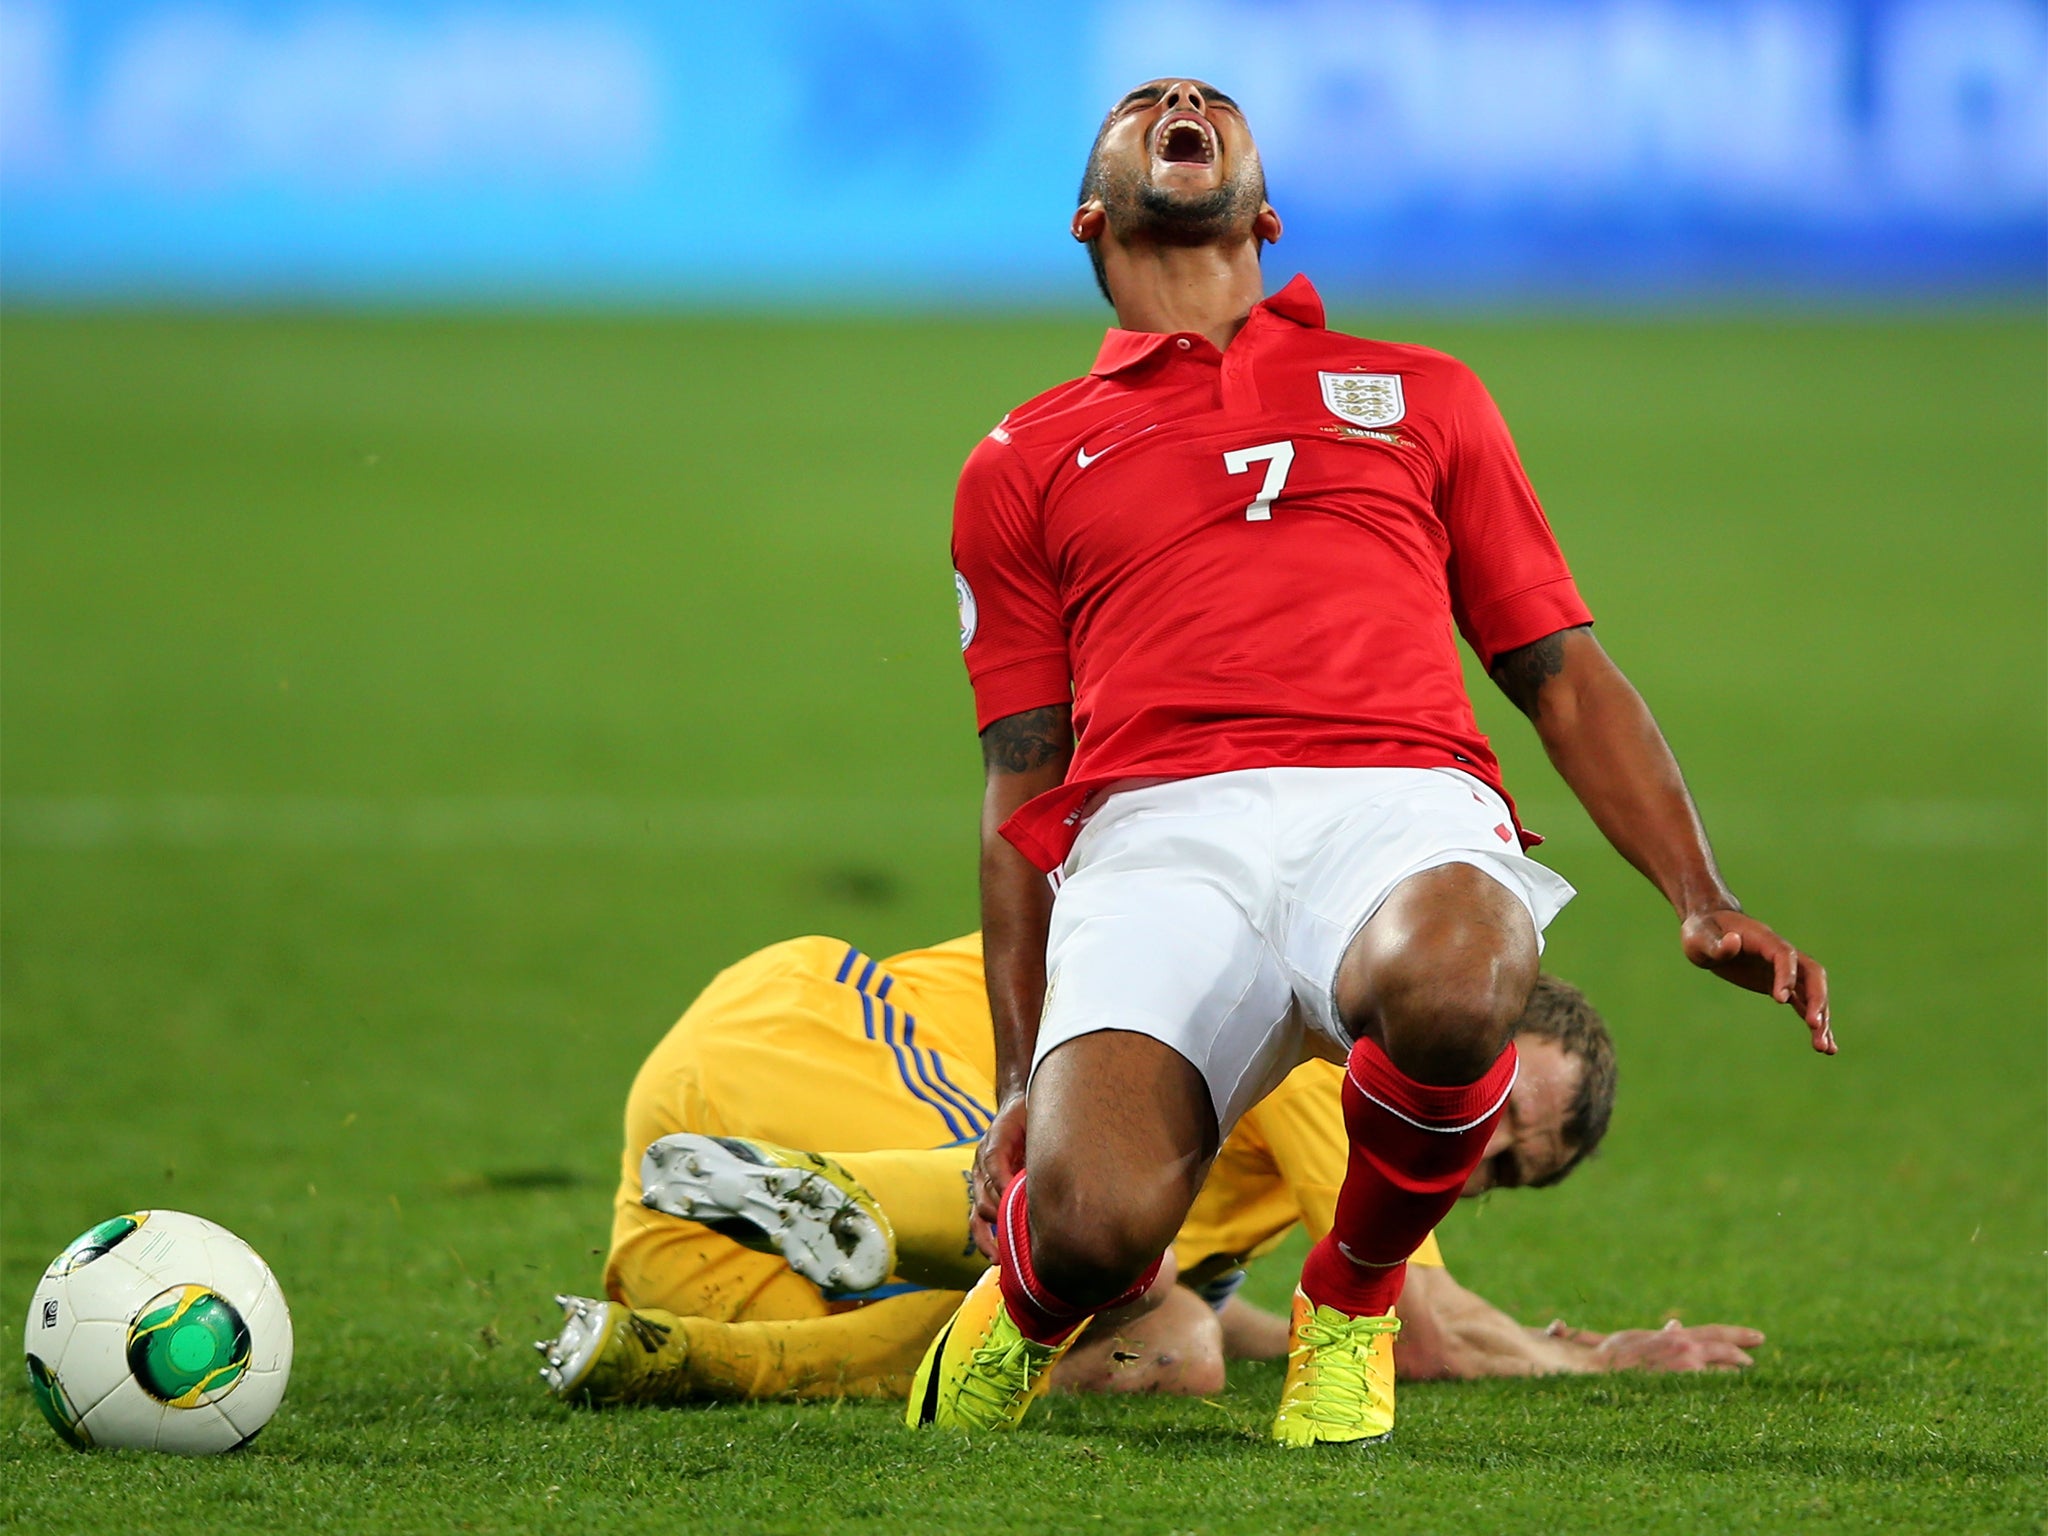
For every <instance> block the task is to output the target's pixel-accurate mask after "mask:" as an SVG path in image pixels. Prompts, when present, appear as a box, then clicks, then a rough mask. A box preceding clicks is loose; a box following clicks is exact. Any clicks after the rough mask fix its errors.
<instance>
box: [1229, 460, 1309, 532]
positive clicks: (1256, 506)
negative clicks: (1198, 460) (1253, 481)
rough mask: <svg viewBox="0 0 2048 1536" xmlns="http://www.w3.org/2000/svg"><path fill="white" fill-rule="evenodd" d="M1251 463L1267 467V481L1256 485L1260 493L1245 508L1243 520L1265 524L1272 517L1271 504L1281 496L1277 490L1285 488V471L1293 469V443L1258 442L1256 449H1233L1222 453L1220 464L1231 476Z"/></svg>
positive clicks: (1240, 472)
mask: <svg viewBox="0 0 2048 1536" xmlns="http://www.w3.org/2000/svg"><path fill="white" fill-rule="evenodd" d="M1254 464H1264V465H1265V466H1266V480H1265V483H1264V484H1263V485H1261V486H1260V487H1259V494H1258V495H1257V496H1256V497H1254V498H1253V500H1252V504H1251V505H1250V506H1248V507H1246V508H1245V509H1244V520H1245V521H1246V522H1248V523H1264V522H1269V521H1271V520H1272V516H1273V503H1274V502H1276V501H1278V500H1279V499H1280V492H1281V491H1282V490H1284V489H1285V488H1286V485H1287V472H1288V471H1289V470H1290V469H1292V468H1294V444H1292V443H1290V442H1286V441H1284V440H1283V441H1281V442H1277V443H1260V444H1259V445H1258V446H1257V447H1255V448H1233V449H1231V450H1230V451H1229V452H1228V453H1226V454H1224V455H1223V467H1224V468H1225V469H1227V470H1229V471H1230V472H1231V473H1232V474H1233V475H1241V474H1243V473H1244V472H1245V471H1246V470H1248V469H1250V468H1251V467H1252V466H1253V465H1254Z"/></svg>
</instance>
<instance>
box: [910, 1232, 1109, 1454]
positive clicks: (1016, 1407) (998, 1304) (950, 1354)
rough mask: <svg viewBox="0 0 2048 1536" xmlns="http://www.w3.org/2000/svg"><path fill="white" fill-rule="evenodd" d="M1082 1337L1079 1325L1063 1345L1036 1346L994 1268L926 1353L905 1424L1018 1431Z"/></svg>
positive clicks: (912, 1382)
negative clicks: (1006, 1300)
mask: <svg viewBox="0 0 2048 1536" xmlns="http://www.w3.org/2000/svg"><path fill="white" fill-rule="evenodd" d="M1080 1334H1081V1330H1080V1329H1078V1328H1077V1329H1075V1330H1074V1332H1073V1333H1071V1334H1069V1335H1067V1338H1066V1340H1065V1342H1064V1343H1059V1344H1034V1343H1032V1341H1031V1340H1029V1339H1027V1338H1025V1337H1024V1335H1023V1334H1022V1333H1020V1332H1019V1331H1018V1329H1017V1325H1016V1324H1015V1323H1013V1322H1011V1321H1010V1313H1009V1309H1008V1308H1007V1307H1005V1306H1004V1305H1003V1291H1002V1283H1001V1280H1000V1278H999V1277H998V1275H997V1273H996V1271H995V1270H994V1269H990V1270H987V1271H986V1272H984V1273H983V1275H982V1277H981V1278H980V1279H979V1280H977V1281H976V1282H975V1284H974V1289H973V1290H971V1291H969V1292H968V1293H967V1299H966V1300H965V1301H963V1302H961V1303H960V1310H959V1311H958V1312H955V1313H954V1314H953V1317H952V1321H950V1322H948V1323H947V1324H946V1326H945V1327H944V1328H941V1329H940V1330H939V1336H938V1337H937V1338H935V1339H933V1340H932V1346H931V1348H930V1349H928V1350H926V1351H925V1356H924V1364H922V1365H920V1366H919V1367H918V1368H917V1375H916V1376H915V1377H914V1378H913V1379H912V1380H911V1383H910V1411H909V1412H908V1413H907V1414H905V1415H904V1421H905V1422H906V1423H908V1424H909V1425H910V1427H911V1428H912V1429H916V1428H917V1427H918V1426H919V1425H922V1424H937V1425H940V1426H942V1427H944V1428H947V1429H1014V1428H1016V1426H1017V1425H1018V1424H1020V1423H1022V1422H1023V1419H1024V1415H1025V1413H1026V1412H1027V1411H1028V1410H1029V1409H1030V1407H1031V1404H1032V1403H1033V1401H1035V1400H1036V1399H1038V1398H1040V1397H1043V1396H1044V1395H1045V1390H1046V1388H1047V1387H1049V1386H1050V1385H1051V1384H1052V1368H1053V1367H1054V1366H1055V1365H1057V1364H1059V1360H1060V1356H1062V1355H1064V1354H1065V1353H1066V1352H1067V1349H1068V1347H1069V1346H1070V1345H1072V1344H1073V1342H1074V1340H1075V1339H1076V1338H1078V1337H1080Z"/></svg>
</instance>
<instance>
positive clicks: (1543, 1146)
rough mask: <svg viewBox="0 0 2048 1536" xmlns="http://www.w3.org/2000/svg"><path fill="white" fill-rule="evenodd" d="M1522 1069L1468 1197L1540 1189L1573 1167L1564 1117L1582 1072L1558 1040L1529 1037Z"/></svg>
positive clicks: (1520, 1043)
mask: <svg viewBox="0 0 2048 1536" xmlns="http://www.w3.org/2000/svg"><path fill="white" fill-rule="evenodd" d="M1515 1052H1516V1054H1517V1055H1518V1056H1519V1057H1520V1058H1521V1069H1520V1070H1519V1071H1518V1072H1517V1073H1516V1074H1515V1086H1514V1088H1513V1090H1512V1091H1511V1092H1510V1093H1509V1094H1508V1107H1507V1110H1506V1112H1505V1113H1503V1114H1502V1115H1501V1117H1500V1120H1499V1122H1498V1123H1497V1124H1496V1125H1495V1126H1494V1128H1493V1136H1492V1139H1491V1140H1489V1141H1488V1142H1487V1143H1486V1155H1485V1156H1484V1157H1482V1158H1481V1159H1480V1160H1479V1166H1478V1167H1477V1168H1475V1169H1474V1170H1473V1171H1472V1177H1471V1178H1469V1179H1467V1180H1466V1181H1465V1188H1464V1191H1463V1192H1464V1194H1466V1195H1468V1196H1469V1195H1483V1194H1485V1193H1486V1192H1487V1191H1488V1190H1489V1189H1518V1188H1522V1187H1524V1186H1527V1185H1530V1184H1536V1183H1540V1182H1541V1181H1542V1180H1543V1179H1545V1178H1547V1177H1549V1176H1550V1175H1551V1174H1553V1173H1555V1172H1557V1170H1558V1169H1560V1168H1562V1167H1564V1165H1565V1164H1566V1163H1568V1162H1570V1161H1571V1147H1570V1144H1569V1143H1567V1142H1566V1141H1565V1139H1564V1123H1565V1117H1566V1116H1567V1115H1569V1114H1570V1113H1571V1107H1572V1096H1573V1095H1574V1094H1576V1093H1577V1092H1578V1091H1579V1074H1580V1072H1581V1071H1582V1070H1583V1069H1582V1068H1581V1067H1580V1066H1579V1064H1578V1063H1577V1062H1576V1061H1574V1060H1573V1059H1572V1058H1571V1057H1570V1056H1568V1055H1566V1054H1565V1050H1564V1047H1563V1046H1561V1045H1559V1044H1558V1043H1557V1042H1556V1041H1555V1040H1545V1039H1541V1038H1538V1037H1535V1036H1530V1035H1524V1036H1522V1037H1521V1038H1520V1039H1518V1040H1517V1041H1516V1042H1515Z"/></svg>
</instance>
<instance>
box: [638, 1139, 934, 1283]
mask: <svg viewBox="0 0 2048 1536" xmlns="http://www.w3.org/2000/svg"><path fill="white" fill-rule="evenodd" d="M640 1187H641V1189H643V1190H644V1191H646V1193H644V1194H643V1195H642V1196H641V1197H640V1203H641V1204H642V1205H644V1206H646V1207H647V1208H648V1209H649V1210H654V1211H661V1212H664V1213H665V1214H667V1215H670V1216H680V1217H683V1218H684V1219H686V1220H689V1221H695V1222H700V1223H702V1224H703V1225H704V1226H707V1227H709V1228H711V1230H712V1231H714V1232H718V1233H721V1234H723V1235H724V1236H726V1237H729V1238H731V1239H732V1240H733V1241H734V1242H736V1243H739V1244H742V1245H743V1246H745V1247H748V1248H752V1249H754V1250H755V1251H756V1252H758V1253H773V1254H779V1255H780V1256H781V1257H782V1258H783V1259H784V1260H785V1261H786V1262H787V1263H788V1265H789V1267H790V1268H791V1269H793V1270H795V1271H796V1272H797V1273H798V1274H800V1275H802V1276H803V1277H804V1278H805V1279H806V1280H808V1281H810V1282H811V1283H812V1284H813V1285H815V1286H817V1287H818V1288H819V1289H820V1290H822V1291H824V1293H825V1294H826V1295H827V1296H845V1295H850V1294H855V1293H858V1292H861V1291H866V1290H872V1289H873V1288H874V1287H876V1286H878V1285H880V1284H881V1283H882V1282H883V1281H885V1280H887V1279H888V1278H889V1276H890V1274H891V1273H892V1272H893V1271H894V1270H895V1268H896V1234H895V1232H894V1231H893V1230H892V1229H891V1228H890V1226H889V1218H888V1216H887V1215H885V1214H884V1213H883V1211H882V1207H881V1206H880V1205H879V1204H878V1203H877V1202H876V1200H875V1197H874V1196H873V1195H871V1194H869V1193H868V1191H867V1187H866V1186H865V1185H863V1184H862V1183H861V1182H860V1180H858V1179H856V1178H855V1177H854V1176H853V1175H852V1174H850V1173H848V1172H847V1171H846V1170H845V1169H844V1168H842V1167H841V1166H840V1165H839V1164H838V1163H836V1162H834V1161H833V1160H832V1159H831V1158H829V1157H821V1156H819V1155H818V1154H817V1153H816V1152H799V1151H796V1150H794V1149H792V1148H789V1147H778V1146H776V1145H774V1144H773V1143H772V1142H766V1141H744V1140H742V1139H741V1138H739V1137H737V1136H700V1135H697V1134H695V1133H693V1132H688V1131H681V1132H677V1133H676V1134H675V1135H673V1136H664V1137H662V1138H661V1139H660V1140H659V1141H657V1142H655V1143H654V1144H653V1145H652V1146H650V1147H649V1148H648V1149H647V1154H646V1156H645V1157H643V1158H642V1159H641V1160H640Z"/></svg>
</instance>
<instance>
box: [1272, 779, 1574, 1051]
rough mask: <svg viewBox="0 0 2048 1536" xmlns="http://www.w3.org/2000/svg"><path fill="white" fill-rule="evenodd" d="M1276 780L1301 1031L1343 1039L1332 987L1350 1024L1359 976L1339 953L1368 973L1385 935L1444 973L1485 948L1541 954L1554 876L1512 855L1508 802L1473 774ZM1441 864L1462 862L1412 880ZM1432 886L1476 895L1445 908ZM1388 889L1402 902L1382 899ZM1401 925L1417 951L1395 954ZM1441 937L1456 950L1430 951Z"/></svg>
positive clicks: (1558, 882) (1559, 889) (1344, 1042)
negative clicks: (1375, 928) (1434, 876)
mask: <svg viewBox="0 0 2048 1536" xmlns="http://www.w3.org/2000/svg"><path fill="white" fill-rule="evenodd" d="M1276 778H1277V779H1279V780H1281V781H1282V783H1281V785H1280V793H1281V795H1282V799H1283V801H1284V802H1285V803H1286V804H1287V806H1288V815H1287V816H1286V818H1285V822H1286V825H1285V831H1284V840H1285V842H1286V844H1287V853H1286V859H1287V862H1288V864H1289V871H1288V879H1289V908H1288V916H1287V920H1286V924H1285V932H1284V937H1283V941H1282V949H1283V953H1284V955H1285V960H1286V966H1287V971H1288V975H1289V979H1290V981H1291V983H1292V986H1293V990H1294V993H1295V996H1296V997H1297V998H1298V999H1299V1000H1300V1003H1301V1006H1302V1009H1303V1012H1304V1013H1305V1015H1306V1016H1307V1019H1308V1021H1309V1024H1310V1026H1311V1027H1312V1028H1313V1029H1314V1030H1315V1031H1316V1032H1317V1033H1318V1034H1319V1035H1320V1036H1322V1037H1323V1039H1324V1041H1325V1042H1326V1043H1328V1044H1330V1045H1333V1046H1335V1047H1336V1048H1337V1049H1338V1050H1339V1051H1341V1050H1342V1049H1344V1048H1346V1047H1348V1045H1349V1042H1350V1039H1351V1036H1352V1033H1353V1030H1352V1028H1351V1027H1350V1026H1349V1025H1347V1023H1346V1019H1345V1015H1346V1012H1347V1009H1346V1008H1345V1007H1344V1006H1342V1005H1340V1002H1339V997H1338V993H1339V987H1340V980H1341V981H1342V982H1343V983H1344V984H1345V985H1344V990H1345V992H1346V994H1347V995H1346V998H1345V1002H1346V1003H1350V1004H1352V1005H1353V1007H1352V1008H1351V1009H1350V1010H1349V1011H1350V1012H1351V1013H1352V1014H1353V1015H1355V1014H1356V1012H1357V1004H1358V1001H1359V995H1358V991H1357V983H1358V977H1357V975H1356V974H1352V975H1345V976H1342V977H1340V973H1342V972H1345V971H1346V969H1347V963H1346V962H1347V956H1351V957H1352V958H1353V962H1354V963H1353V965H1352V967H1351V969H1352V971H1353V972H1356V971H1357V970H1358V969H1359V964H1358V962H1361V961H1362V962H1367V963H1366V964H1365V966H1364V969H1365V970H1366V971H1367V972H1368V973H1369V972H1370V970H1371V968H1372V962H1373V961H1374V959H1375V957H1374V956H1373V954H1371V953H1370V951H1371V950H1372V948H1373V945H1374V943H1375V941H1376V940H1379V939H1381V938H1385V939H1387V940H1390V941H1392V942H1387V943H1384V944H1383V945H1381V947H1382V948H1384V949H1386V950H1387V951H1388V952H1390V953H1394V954H1405V956H1406V957H1407V958H1408V959H1409V960H1411V961H1412V962H1414V963H1416V964H1420V965H1426V964H1427V963H1428V962H1429V959H1430V955H1431V952H1432V951H1435V952H1436V953H1438V954H1439V955H1440V956H1441V958H1442V959H1443V961H1444V963H1445V964H1447V965H1453V966H1455V965H1459V964H1462V963H1463V961H1464V959H1465V958H1468V957H1469V956H1470V955H1472V954H1477V953H1483V952H1484V951H1485V949H1486V947H1487V945H1488V943H1489V942H1491V939H1497V940H1498V942H1499V943H1500V944H1502V945H1505V946H1507V947H1509V948H1514V947H1517V946H1519V945H1521V944H1524V943H1529V942H1533V944H1534V945H1535V948H1536V952H1537V953H1539V954H1540V952H1541V947H1542V933H1543V930H1544V929H1545V928H1546V927H1548V926H1549V924H1550V921H1551V919H1553V918H1554V917H1555V916H1556V915H1557V913H1558V912H1559V911H1561V910H1562V909H1563V907H1564V905H1565V903H1566V902H1568V901H1570V900H1571V898H1572V895H1573V891H1572V887H1571V885H1570V884H1569V883H1568V882H1567V881H1566V880H1565V879H1564V878H1563V877H1562V876H1560V875H1558V874H1557V873H1556V872H1555V871H1553V870H1551V869H1548V868H1546V867H1545V866H1544V865H1542V864H1539V863H1537V862H1536V861H1535V860H1533V859H1531V858H1529V857H1528V856H1527V855H1526V854H1525V853H1524V852H1523V851H1522V849H1521V845H1520V842H1519V841H1518V839H1517V838H1516V836H1515V833H1514V823H1513V819H1512V817H1511V816H1510V814H1509V812H1508V808H1507V805H1506V803H1505V802H1504V801H1502V799H1501V798H1500V796H1499V795H1498V794H1496V793H1495V792H1494V791H1493V790H1492V789H1490V788H1489V787H1488V786H1486V785H1485V784H1483V783H1482V782H1480V781H1479V780H1478V779H1475V778H1472V777H1471V776H1470V775H1467V774H1464V773H1460V772H1456V771H1454V770H1449V769H1411V768H1363V769H1297V770H1282V771H1279V772H1278V773H1276ZM1451 866H1461V868H1460V869H1459V872H1458V873H1457V874H1456V875H1453V876H1450V877H1447V878H1445V879H1440V880H1436V881H1430V880H1426V879H1419V878H1418V877H1423V876H1427V875H1430V874H1431V873H1432V872H1433V871H1438V870H1443V869H1446V868H1448V867H1451ZM1433 886H1434V887H1436V888H1438V889H1440V890H1441V889H1455V891H1456V892H1457V893H1458V894H1459V895H1462V896H1472V895H1473V893H1476V896H1473V899H1469V900H1453V901H1451V902H1450V903H1449V905H1448V907H1447V908H1446V907H1444V905H1443V904H1442V903H1438V902H1434V901H1432V899H1431V898H1432V894H1433V893H1432V889H1431V888H1432V887H1433ZM1397 893H1400V895H1401V897H1402V900H1401V901H1400V902H1399V903H1395V902H1393V900H1392V898H1394V897H1395V896H1396V894H1397ZM1409 897H1414V898H1416V899H1415V900H1413V901H1410V900H1409V899H1408V898H1409ZM1383 912H1384V913H1385V914H1386V915H1387V916H1388V918H1389V919H1390V921H1389V922H1388V923H1384V924H1381V925H1380V929H1381V933H1380V934H1377V935H1374V936H1373V937H1372V938H1368V937H1367V929H1368V926H1369V925H1371V924H1373V923H1374V922H1376V921H1377V919H1378V918H1379V917H1380V916H1381V914H1382V913H1383ZM1431 919H1434V925H1433V926H1432V924H1431V922H1430V921H1429V920H1431ZM1410 924H1412V925H1413V926H1414V927H1415V928H1416V930H1417V937H1418V938H1419V939H1420V940H1421V941H1422V942H1421V943H1420V944H1418V945H1403V944H1402V943H1400V942H1398V940H1399V938H1400V935H1397V934H1394V933H1393V932H1392V930H1393V929H1395V928H1396V927H1401V926H1403V925H1410ZM1490 936H1491V939H1490ZM1446 938H1448V939H1451V940H1454V941H1455V942H1450V943H1439V942H1438V941H1439V940H1444V939H1446Z"/></svg>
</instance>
